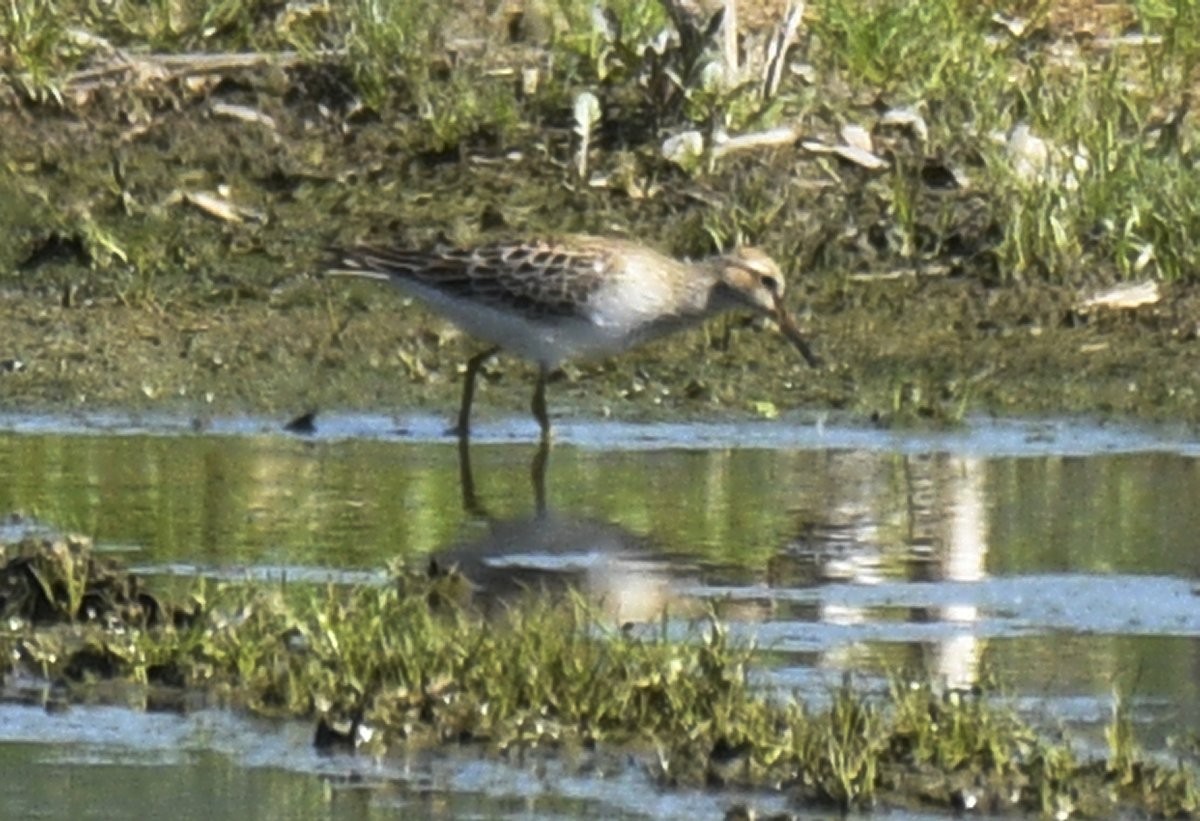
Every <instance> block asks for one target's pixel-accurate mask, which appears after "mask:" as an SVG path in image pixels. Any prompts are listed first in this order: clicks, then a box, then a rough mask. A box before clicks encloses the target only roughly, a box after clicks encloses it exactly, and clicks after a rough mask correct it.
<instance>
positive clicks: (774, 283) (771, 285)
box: [758, 274, 779, 294]
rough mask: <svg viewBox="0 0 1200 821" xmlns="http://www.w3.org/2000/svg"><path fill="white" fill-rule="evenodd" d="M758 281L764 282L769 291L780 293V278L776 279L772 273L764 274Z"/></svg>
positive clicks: (763, 284)
mask: <svg viewBox="0 0 1200 821" xmlns="http://www.w3.org/2000/svg"><path fill="white" fill-rule="evenodd" d="M758 281H759V282H760V283H762V286H763V287H764V288H766V289H767V290H768V291H770V292H771V293H772V294H778V293H779V280H778V279H776V278H775V277H773V276H771V275H770V274H763V275H762V276H761V277H759V278H758Z"/></svg>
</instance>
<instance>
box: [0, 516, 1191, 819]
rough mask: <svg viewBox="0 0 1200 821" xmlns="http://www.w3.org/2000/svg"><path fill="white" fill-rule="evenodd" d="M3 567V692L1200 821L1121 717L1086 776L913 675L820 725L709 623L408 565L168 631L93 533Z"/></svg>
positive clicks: (761, 786)
mask: <svg viewBox="0 0 1200 821" xmlns="http://www.w3.org/2000/svg"><path fill="white" fill-rule="evenodd" d="M10 554H11V558H8V559H7V560H6V562H5V564H4V565H3V567H0V587H2V589H3V591H4V595H3V597H0V614H2V615H3V616H4V620H3V629H0V649H3V651H4V652H3V655H2V656H0V658H3V659H4V662H3V664H4V671H3V672H4V678H5V679H6V681H7V683H6V686H5V690H6V692H7V696H6V697H8V698H14V697H15V698H26V699H29V698H35V699H37V698H40V699H42V700H46V699H49V700H50V702H52V703H54V704H56V705H58V706H59V707H60V708H61V707H64V706H66V705H69V703H70V702H71V701H73V700H76V699H88V700H96V699H101V700H104V699H105V698H108V699H112V698H119V699H120V700H121V701H122V702H123V703H129V704H134V703H138V701H140V703H142V704H143V705H147V704H156V705H165V704H175V705H176V709H179V708H183V709H186V705H187V704H197V703H204V701H216V702H218V703H223V704H226V705H230V706H234V707H238V708H241V709H247V710H250V711H253V712H255V713H259V714H265V715H272V716H291V717H300V718H306V719H309V720H311V721H313V722H314V724H315V726H316V730H315V734H314V743H317V744H320V745H323V746H339V747H342V746H344V747H346V748H347V749H350V750H357V751H360V752H364V753H371V754H375V755H387V754H389V751H392V752H395V751H397V750H399V749H401V748H405V747H412V746H414V745H416V746H426V745H437V744H455V745H463V744H477V745H482V746H485V747H486V748H488V749H490V750H492V751H494V752H495V753H497V754H514V753H529V752H532V751H534V750H537V749H550V750H560V751H561V750H574V751H576V753H577V754H578V755H579V756H582V757H583V758H588V757H595V756H604V755H610V754H612V753H613V752H615V751H621V750H624V751H627V752H628V753H631V754H633V755H635V756H636V757H638V758H639V759H641V760H643V761H644V762H646V764H647V771H648V772H649V773H650V774H651V775H652V776H653V777H655V778H656V779H657V780H658V781H660V782H661V783H662V784H663V785H665V786H675V787H699V786H707V787H709V788H739V789H751V790H783V791H786V792H787V793H789V794H790V795H791V796H793V798H794V800H795V801H796V802H798V803H799V804H800V805H809V806H811V805H814V804H815V805H822V806H833V807H841V808H865V807H870V806H874V805H877V804H882V805H884V806H924V807H936V808H940V809H943V810H953V809H963V808H976V809H983V810H987V811H993V812H1001V811H1005V810H1023V811H1031V812H1040V813H1042V814H1047V815H1050V814H1064V813H1065V814H1067V815H1073V814H1085V815H1110V814H1112V813H1114V812H1121V811H1140V812H1150V813H1154V814H1161V815H1168V816H1169V815H1176V814H1180V813H1194V812H1196V811H1197V810H1198V809H1200V794H1198V793H1197V787H1196V780H1195V778H1196V777H1195V772H1194V771H1193V770H1192V769H1191V768H1189V767H1187V766H1185V765H1183V764H1182V763H1181V764H1179V765H1177V766H1174V767H1172V766H1167V765H1164V764H1161V763H1157V762H1156V761H1155V760H1153V759H1150V758H1147V757H1144V756H1143V755H1142V754H1141V753H1140V752H1139V751H1138V750H1137V747H1136V743H1135V740H1134V738H1133V735H1132V730H1131V727H1130V725H1129V722H1128V717H1127V716H1126V715H1124V713H1123V712H1122V711H1121V710H1120V709H1118V710H1117V712H1116V713H1115V714H1114V718H1113V723H1112V725H1111V727H1110V729H1109V732H1108V738H1109V744H1110V749H1109V757H1108V758H1107V759H1096V760H1081V759H1080V758H1079V756H1078V755H1077V754H1076V753H1075V752H1074V751H1073V750H1072V749H1071V747H1070V746H1069V744H1067V743H1066V742H1063V741H1052V740H1050V739H1049V737H1048V736H1047V735H1045V734H1043V733H1040V732H1039V731H1037V730H1036V729H1035V728H1033V727H1030V726H1029V725H1027V724H1026V723H1025V722H1023V721H1022V720H1020V719H1019V718H1018V717H1017V716H1016V714H1015V713H1014V712H1013V711H1012V710H1011V708H1009V707H1008V706H1006V705H1005V704H1004V702H1003V699H1002V698H999V697H998V696H994V695H989V694H981V693H968V692H961V691H945V692H943V691H940V690H938V689H937V688H935V687H933V686H931V685H930V684H929V683H926V682H924V681H923V680H922V679H921V678H920V677H917V678H910V677H900V676H897V677H896V678H894V679H893V683H892V686H891V688H890V691H889V693H888V694H887V695H886V696H884V697H874V696H864V695H861V694H858V693H856V692H855V690H854V688H853V686H852V685H851V683H850V681H849V680H847V681H846V683H845V684H844V685H843V686H842V687H841V688H839V689H838V690H836V691H835V692H834V693H832V694H831V698H830V699H829V705H828V706H827V707H825V708H821V709H812V708H809V707H808V706H806V705H805V703H804V702H803V701H802V700H798V697H797V696H796V695H795V694H793V695H791V696H784V695H782V694H771V693H767V692H762V691H759V690H756V689H755V688H754V687H752V686H751V685H750V684H749V682H748V678H747V673H748V668H749V667H750V665H752V664H754V663H755V657H754V655H753V648H752V647H748V646H737V645H736V644H734V643H732V642H730V640H729V639H728V637H727V636H726V633H725V631H724V629H723V628H722V626H721V624H720V622H719V621H717V620H716V619H715V618H712V617H710V618H709V619H707V620H705V621H704V622H702V623H698V624H696V625H695V627H694V628H693V630H692V632H691V633H690V635H689V636H688V638H687V639H686V640H683V641H678V640H670V639H667V638H666V636H665V634H661V633H660V632H659V630H658V629H657V628H656V627H654V626H648V627H646V628H635V627H626V628H616V627H614V626H612V625H608V624H606V623H604V622H603V620H602V619H601V618H600V617H599V616H598V615H597V614H596V613H595V612H594V611H591V610H590V609H589V608H588V607H587V606H586V605H585V604H583V602H582V600H581V599H578V598H575V597H573V596H571V595H567V596H566V597H563V598H561V599H558V600H555V601H547V600H545V599H541V600H538V599H534V598H525V599H519V600H516V601H514V602H513V603H512V604H511V606H510V607H509V608H507V609H506V610H505V611H503V613H501V614H500V615H499V616H498V617H493V618H491V619H490V620H485V619H483V618H482V617H481V616H480V614H479V613H478V612H477V611H476V610H475V609H474V608H473V606H472V604H471V602H470V593H469V584H468V583H467V580H465V579H463V578H462V577H460V576H459V575H458V574H457V573H456V572H455V571H453V570H452V571H450V572H443V571H438V572H430V571H427V570H414V569H411V568H406V567H403V566H399V565H398V566H396V567H394V568H392V571H393V576H392V581H391V582H390V583H389V584H387V585H384V586H380V587H370V586H367V587H363V586H358V587H348V586H338V585H329V586H325V587H323V588H322V587H316V586H306V585H297V584H291V585H284V586H282V587H280V586H276V585H270V586H268V585H255V584H250V583H246V584H228V585H221V586H211V585H203V584H199V585H196V586H195V587H194V589H192V590H191V591H189V592H187V593H184V594H182V595H181V594H178V593H176V594H175V598H174V599H173V600H174V601H176V602H179V604H177V605H172V604H171V599H170V598H169V597H167V596H164V597H163V601H162V603H161V604H158V605H156V608H155V610H154V612H157V613H174V614H175V617H174V618H169V619H165V618H161V617H152V613H151V612H150V611H146V610H144V609H137V610H130V609H128V608H125V609H122V608H121V607H112V606H106V605H105V604H103V603H102V602H107V604H108V605H112V604H114V603H116V604H119V603H120V599H121V597H120V596H112V595H109V594H104V595H100V594H101V593H102V592H103V591H111V590H113V589H124V590H140V589H141V588H142V586H143V582H142V581H141V580H138V579H136V578H135V577H133V576H132V575H129V574H127V573H125V572H124V571H122V570H121V569H119V568H117V567H114V566H112V565H110V564H108V563H104V562H100V561H98V560H96V559H94V558H93V557H92V556H91V555H90V545H89V544H88V542H87V540H84V539H79V538H70V539H46V540H39V539H27V540H26V541H25V542H23V543H20V544H18V545H10V546H6V548H5V555H6V556H8V555H10ZM30 578H35V579H37V580H38V583H37V584H35V585H32V586H30V585H29V584H28V580H29V579H30ZM68 579H71V580H74V581H73V582H72V583H71V584H70V585H67V586H66V587H64V586H63V585H62V584H60V582H62V581H63V580H68ZM114 579H116V580H120V582H119V583H118V584H116V585H115V586H114ZM67 588H69V589H70V590H74V591H76V593H75V594H72V595H64V591H65V590H66V589H67ZM13 591H23V592H20V593H19V595H13V594H12V593H13ZM146 595H148V594H146ZM89 600H90V601H92V604H88V601H89ZM51 612H54V613H57V614H58V619H57V621H54V622H53V623H51V621H50V619H49V618H48V615H49V614H50V613H51ZM35 613H36V614H40V615H39V617H38V621H37V622H35V621H34V620H33V619H32V618H31V614H35ZM14 674H19V675H14ZM14 681H21V682H25V683H26V685H30V684H31V683H36V684H33V686H32V689H31V688H30V687H29V686H26V687H25V688H24V689H22V688H21V687H19V686H17V687H15V688H14V683H13V682H14ZM37 693H40V695H37ZM106 694H107V695H106Z"/></svg>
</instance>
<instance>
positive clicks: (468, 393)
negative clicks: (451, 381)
mask: <svg viewBox="0 0 1200 821" xmlns="http://www.w3.org/2000/svg"><path fill="white" fill-rule="evenodd" d="M499 352H500V346H499V345H494V346H493V347H491V348H488V349H487V350H486V351H481V352H480V353H477V354H475V355H474V356H472V357H471V358H470V359H468V360H467V372H466V373H465V374H463V392H462V405H460V406H459V408H458V425H457V426H456V427H455V428H454V430H453V433H454V434H455V435H456V436H458V437H459V438H460V439H465V438H467V437H468V436H470V435H471V403H472V402H474V401H475V376H476V375H477V374H478V373H479V370H480V368H482V367H483V366H484V364H485V363H486V362H487V361H488V360H489V359H491V358H492V357H493V356H495V355H496V354H497V353H499Z"/></svg>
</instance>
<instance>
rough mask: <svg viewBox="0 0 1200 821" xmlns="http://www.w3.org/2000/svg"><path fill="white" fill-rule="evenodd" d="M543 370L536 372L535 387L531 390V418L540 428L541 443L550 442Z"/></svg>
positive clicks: (545, 374)
mask: <svg viewBox="0 0 1200 821" xmlns="http://www.w3.org/2000/svg"><path fill="white" fill-rule="evenodd" d="M547 376H548V374H547V372H546V369H545V368H540V369H539V370H538V379H537V387H535V388H534V389H533V418H534V419H536V420H537V421H538V424H539V425H541V427H542V441H543V442H549V441H550V414H548V413H546V377H547Z"/></svg>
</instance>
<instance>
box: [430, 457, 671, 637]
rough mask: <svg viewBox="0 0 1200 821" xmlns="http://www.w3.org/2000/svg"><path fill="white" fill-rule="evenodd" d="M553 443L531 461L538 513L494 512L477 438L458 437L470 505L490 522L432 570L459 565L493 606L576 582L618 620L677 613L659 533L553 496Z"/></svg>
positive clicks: (438, 557)
mask: <svg viewBox="0 0 1200 821" xmlns="http://www.w3.org/2000/svg"><path fill="white" fill-rule="evenodd" d="M549 455H550V448H549V443H548V442H542V443H541V445H540V446H539V447H538V449H537V451H536V452H535V453H534V456H533V460H532V463H531V465H530V481H531V485H532V488H533V499H534V512H533V514H532V515H528V516H523V517H517V518H507V519H505V518H496V517H494V516H492V515H490V514H489V513H488V511H487V509H486V507H485V505H484V504H483V502H482V501H481V500H480V497H479V495H478V493H477V491H476V485H475V475H474V472H473V470H472V466H471V451H470V444H469V442H468V440H466V439H460V440H459V443H458V457H459V478H460V481H461V486H462V501H463V508H464V509H465V510H466V512H467V513H468V514H469V515H471V516H473V517H475V518H477V519H480V520H483V521H485V522H486V523H487V532H486V533H485V534H484V535H482V536H480V537H478V538H473V539H470V540H468V541H465V542H462V543H460V544H457V545H455V546H453V547H450V548H448V549H447V550H444V551H440V552H439V553H437V554H435V555H434V556H433V557H431V560H430V562H431V564H430V567H431V569H433V570H441V569H448V568H457V570H458V571H459V572H460V573H462V575H463V576H465V577H466V578H467V579H469V580H470V581H471V583H472V584H473V586H474V590H473V597H474V599H475V601H476V602H477V603H480V604H483V605H484V606H485V608H489V607H491V606H492V605H494V604H495V603H498V602H504V601H506V600H511V599H512V598H513V597H515V596H518V595H521V594H524V593H546V592H549V593H553V592H556V591H557V592H561V591H564V590H566V589H568V588H574V589H575V590H578V591H579V592H581V593H583V594H584V596H585V597H586V598H587V600H588V601H590V602H592V603H593V604H595V605H596V606H597V607H598V608H599V611H600V612H601V613H602V614H604V615H605V616H606V617H608V618H611V619H613V620H614V621H616V622H617V623H620V624H624V623H630V622H641V621H649V620H652V619H657V618H659V617H660V616H661V615H662V613H663V611H664V609H665V608H667V606H668V603H670V605H671V606H670V611H671V613H672V614H673V615H675V614H680V613H681V612H682V611H683V610H684V609H686V605H680V604H679V603H676V602H670V598H671V588H672V578H673V577H677V574H675V573H672V574H670V575H668V572H667V564H666V562H665V561H662V560H658V559H656V557H655V549H654V544H653V540H652V539H651V538H649V537H647V536H642V535H639V534H636V533H633V532H631V531H629V530H627V529H625V528H624V527H621V526H620V525H618V524H615V523H613V522H608V521H604V520H601V519H595V518H590V517H580V516H571V515H569V514H564V513H561V512H559V511H556V510H551V509H550V508H549V506H548V505H547V503H546V474H547V469H548V462H549Z"/></svg>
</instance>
